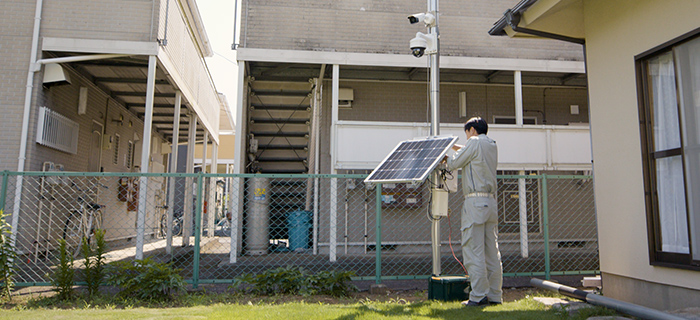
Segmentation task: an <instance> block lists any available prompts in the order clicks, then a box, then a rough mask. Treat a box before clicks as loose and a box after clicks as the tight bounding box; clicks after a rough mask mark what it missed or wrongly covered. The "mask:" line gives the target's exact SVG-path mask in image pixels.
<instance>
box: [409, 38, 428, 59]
mask: <svg viewBox="0 0 700 320" xmlns="http://www.w3.org/2000/svg"><path fill="white" fill-rule="evenodd" d="M410 47H411V53H413V56H414V57H416V58H420V57H422V56H423V54H424V53H425V48H427V47H428V41H426V40H425V39H423V38H422V37H420V36H416V37H415V38H413V39H411V42H410Z"/></svg>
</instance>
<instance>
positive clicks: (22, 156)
mask: <svg viewBox="0 0 700 320" xmlns="http://www.w3.org/2000/svg"><path fill="white" fill-rule="evenodd" d="M43 6H44V1H43V0H36V11H35V12H34V31H33V33H32V49H31V53H30V55H29V70H28V71H27V90H26V93H25V96H24V113H23V115H22V133H21V136H20V143H19V157H18V158H17V171H18V172H23V171H24V163H25V160H26V159H27V140H28V139H29V113H30V111H31V108H32V95H33V93H34V90H33V89H34V72H36V71H38V70H35V69H36V68H35V64H36V61H37V58H36V56H37V52H38V51H39V30H40V29H41V11H42V8H43ZM23 178H24V177H23V176H21V175H18V176H17V187H16V188H15V202H14V206H13V209H12V227H11V229H12V237H11V242H12V244H13V245H14V244H15V239H16V234H17V223H19V209H20V206H21V204H22V199H21V197H22V184H23V183H24V179H23Z"/></svg>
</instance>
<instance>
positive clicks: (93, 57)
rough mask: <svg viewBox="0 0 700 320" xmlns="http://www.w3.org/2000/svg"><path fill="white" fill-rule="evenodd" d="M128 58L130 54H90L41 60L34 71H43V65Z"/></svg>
mask: <svg viewBox="0 0 700 320" xmlns="http://www.w3.org/2000/svg"><path fill="white" fill-rule="evenodd" d="M128 56H129V55H128V54H88V55H84V56H71V57H60V58H48V59H41V60H37V61H36V63H35V64H34V71H39V70H40V69H41V65H42V64H49V63H68V62H79V61H92V60H103V59H112V58H119V57H128Z"/></svg>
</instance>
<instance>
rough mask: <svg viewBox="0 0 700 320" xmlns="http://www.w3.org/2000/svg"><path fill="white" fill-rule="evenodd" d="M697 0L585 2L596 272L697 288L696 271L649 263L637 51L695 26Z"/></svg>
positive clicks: (699, 23) (699, 284) (698, 9)
mask: <svg viewBox="0 0 700 320" xmlns="http://www.w3.org/2000/svg"><path fill="white" fill-rule="evenodd" d="M698 12H700V1H695V0H686V1H681V0H677V1H655V0H634V1H633V0H626V1H607V0H592V1H586V2H584V17H585V18H584V20H585V22H584V23H585V30H586V49H587V52H586V53H587V61H588V80H589V92H590V117H591V132H592V144H593V157H594V161H595V163H594V172H595V197H596V205H597V215H598V230H599V237H600V238H599V239H600V261H601V271H602V272H603V273H604V274H605V273H612V274H616V275H621V276H626V277H631V278H638V279H641V280H646V281H649V282H654V283H664V284H669V285H674V286H679V287H685V288H694V289H700V277H699V276H698V275H700V273H698V272H697V271H685V270H680V269H671V268H663V267H652V266H650V265H649V263H648V261H649V254H648V250H649V249H648V239H647V223H646V211H645V204H644V190H643V183H644V181H643V176H642V162H641V149H640V148H641V146H640V137H639V116H638V104H637V88H636V75H635V60H634V57H635V55H638V54H640V53H642V52H644V51H647V50H649V49H652V48H654V47H656V46H658V45H660V44H663V43H665V42H667V41H669V40H672V39H674V38H676V37H678V36H681V35H683V34H685V33H687V32H690V31H691V30H693V29H696V28H699V27H700V21H699V20H698V19H697V13H698Z"/></svg>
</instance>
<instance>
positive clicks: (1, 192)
mask: <svg viewBox="0 0 700 320" xmlns="http://www.w3.org/2000/svg"><path fill="white" fill-rule="evenodd" d="M7 176H8V171H7V170H5V171H3V172H2V189H0V211H2V212H5V199H7V198H6V197H7Z"/></svg>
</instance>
